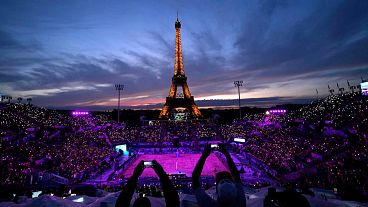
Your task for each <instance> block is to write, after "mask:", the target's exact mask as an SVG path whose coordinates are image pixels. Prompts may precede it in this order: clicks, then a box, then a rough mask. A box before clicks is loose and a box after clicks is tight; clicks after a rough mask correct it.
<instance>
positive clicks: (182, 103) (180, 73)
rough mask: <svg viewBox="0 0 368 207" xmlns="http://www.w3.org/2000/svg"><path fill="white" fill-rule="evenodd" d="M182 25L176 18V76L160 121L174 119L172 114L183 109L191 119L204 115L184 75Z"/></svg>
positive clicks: (173, 78)
mask: <svg viewBox="0 0 368 207" xmlns="http://www.w3.org/2000/svg"><path fill="white" fill-rule="evenodd" d="M180 28H181V23H180V21H179V18H178V17H176V22H175V30H176V38H175V65H174V76H173V77H172V83H171V87H170V92H169V96H168V97H166V103H165V105H164V106H163V108H162V110H161V113H160V116H159V118H160V119H170V118H172V113H173V112H174V111H175V110H176V109H179V108H180V110H182V109H183V108H184V109H186V110H187V111H188V113H189V114H190V116H191V118H201V117H202V114H201V112H200V111H199V109H198V106H197V105H196V104H195V103H194V97H193V96H192V95H191V94H190V91H189V87H188V84H187V77H186V76H185V73H184V64H183V52H182V45H181V38H180Z"/></svg>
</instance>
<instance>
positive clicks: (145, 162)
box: [144, 161, 152, 167]
mask: <svg viewBox="0 0 368 207" xmlns="http://www.w3.org/2000/svg"><path fill="white" fill-rule="evenodd" d="M144 166H145V167H152V161H144Z"/></svg>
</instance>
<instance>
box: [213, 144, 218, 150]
mask: <svg viewBox="0 0 368 207" xmlns="http://www.w3.org/2000/svg"><path fill="white" fill-rule="evenodd" d="M218 148H219V146H218V144H211V149H213V150H218Z"/></svg>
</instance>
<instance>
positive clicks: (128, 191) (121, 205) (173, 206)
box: [115, 160, 180, 207]
mask: <svg viewBox="0 0 368 207" xmlns="http://www.w3.org/2000/svg"><path fill="white" fill-rule="evenodd" d="M144 168H145V166H144V162H143V160H142V161H141V162H140V163H139V164H138V165H137V166H136V167H135V169H134V173H133V175H132V176H131V177H130V178H129V180H128V182H127V184H126V186H125V188H124V189H123V190H122V191H121V193H120V195H119V197H118V199H117V201H116V204H115V207H129V206H130V201H131V200H132V197H133V193H134V190H135V189H136V186H137V181H138V178H139V176H141V175H142V173H143V171H144ZM152 168H153V170H154V171H155V172H156V174H157V175H158V177H159V179H160V182H161V185H162V188H163V191H164V196H165V203H166V206H167V207H179V206H180V201H179V195H178V192H177V191H176V189H175V188H174V185H173V184H172V182H171V181H170V179H169V177H168V176H167V174H166V172H165V171H164V169H163V168H162V166H161V165H160V164H159V163H158V162H157V161H156V160H153V161H152ZM147 201H148V202H147ZM136 202H139V203H137V204H136V203H135V204H134V205H133V206H144V207H148V206H151V203H150V201H149V199H148V198H147V199H144V197H143V195H142V198H141V199H140V198H138V199H137V200H136ZM139 204H140V205H139Z"/></svg>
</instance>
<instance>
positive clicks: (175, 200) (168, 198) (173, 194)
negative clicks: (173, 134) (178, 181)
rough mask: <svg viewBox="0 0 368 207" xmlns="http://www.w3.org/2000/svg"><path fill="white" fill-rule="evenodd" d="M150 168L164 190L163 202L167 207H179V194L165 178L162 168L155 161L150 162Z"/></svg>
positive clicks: (166, 177) (167, 178) (167, 177)
mask: <svg viewBox="0 0 368 207" xmlns="http://www.w3.org/2000/svg"><path fill="white" fill-rule="evenodd" d="M152 168H153V170H154V171H155V172H156V174H157V175H158V177H159V178H160V181H161V185H162V188H163V190H164V196H165V202H166V206H167V207H171V206H172V207H180V200H179V194H178V192H177V191H176V189H175V187H174V185H173V184H172V182H171V180H170V179H169V176H167V174H166V172H165V170H164V169H163V167H162V166H161V165H160V163H158V162H157V161H156V160H153V161H152Z"/></svg>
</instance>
